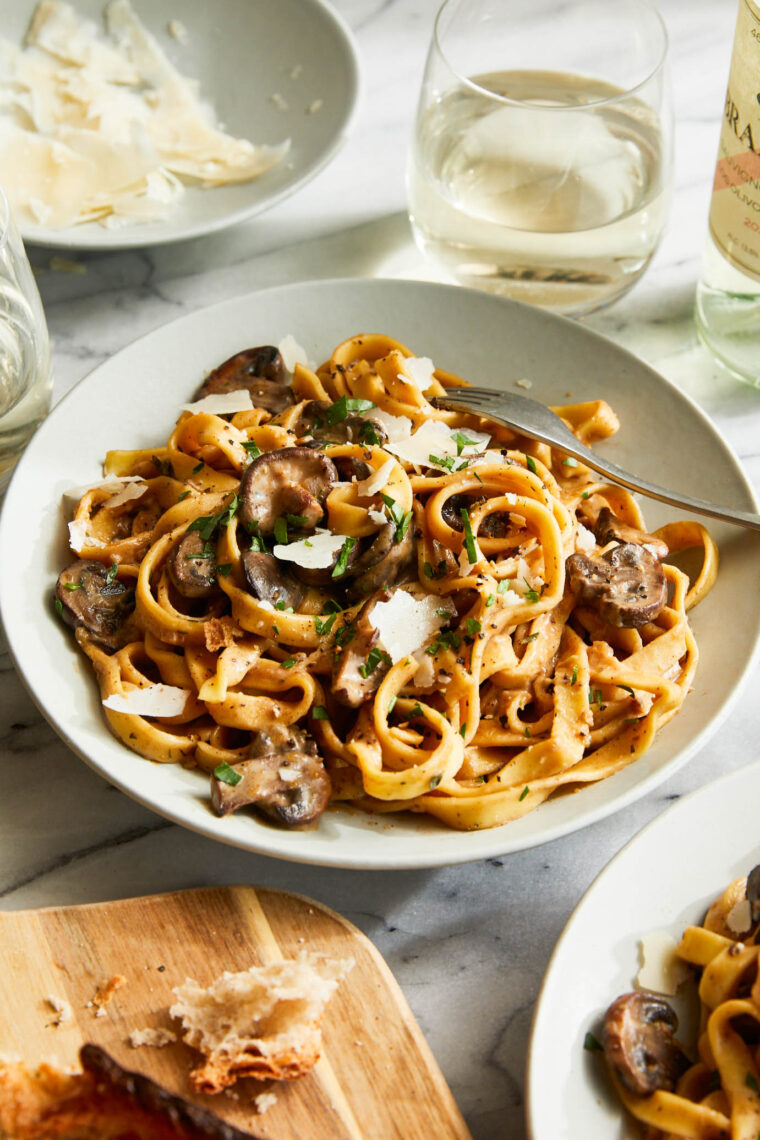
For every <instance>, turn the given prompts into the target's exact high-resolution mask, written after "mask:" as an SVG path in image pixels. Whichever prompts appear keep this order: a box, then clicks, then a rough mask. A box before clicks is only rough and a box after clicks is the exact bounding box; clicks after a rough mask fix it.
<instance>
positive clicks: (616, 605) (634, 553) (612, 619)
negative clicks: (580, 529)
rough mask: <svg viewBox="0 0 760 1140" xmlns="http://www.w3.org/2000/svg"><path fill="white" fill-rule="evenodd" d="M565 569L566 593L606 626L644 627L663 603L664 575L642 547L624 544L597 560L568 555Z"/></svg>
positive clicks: (584, 555)
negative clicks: (569, 590) (572, 595)
mask: <svg viewBox="0 0 760 1140" xmlns="http://www.w3.org/2000/svg"><path fill="white" fill-rule="evenodd" d="M565 565H566V568H567V577H568V582H569V584H570V589H571V590H572V591H573V593H574V594H575V595H576V596H577V597H578V598H580V599H581V601H584V602H587V603H588V604H589V605H590V606H593V607H594V608H595V609H596V610H597V611H598V613H599V615H600V617H601V618H602V620H603V621H606V622H607V623H608V624H609V625H615V626H624V627H626V628H635V627H637V626H641V625H645V624H646V622H648V621H652V620H653V619H654V618H656V617H657V615H658V614H659V613H660V611H661V610H662V608H663V606H664V605H665V603H666V602H667V598H668V588H667V582H666V580H665V573H664V571H663V569H662V566H661V565H660V563H659V562H658V560H657V559H656V558H655V557H653V555H652V554H651V553H650V552H649V551H648V550H647V548H646V547H645V546H637V545H636V544H635V543H633V542H626V543H623V545H622V546H616V547H615V548H614V549H613V550H608V551H607V553H606V554H603V555H602V556H601V558H593V557H591V556H589V555H586V554H571V555H570V557H569V558H568V559H567V562H566V563H565Z"/></svg>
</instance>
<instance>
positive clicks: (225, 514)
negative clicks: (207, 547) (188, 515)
mask: <svg viewBox="0 0 760 1140" xmlns="http://www.w3.org/2000/svg"><path fill="white" fill-rule="evenodd" d="M237 507H238V497H237V494H234V495H233V496H232V498H231V499H230V501H229V503H228V504H227V506H226V507H225V508H224V509H223V510H221V511H220V512H219V514H218V515H201V517H200V518H197V519H193V521H192V522H191V523H190V525H189V526H188V528H187V533H188V534H189V533H190V531H193V530H197V531H198V533H199V534H200V536H201V538H202V539H203V541H204V542H208V541H209V539H210V538H211V535H212V534H213V533H214V531H215V530H216V528H217V527H220V526H229V524H230V523H231V522H232V520H233V518H234V516H235V511H236V510H237Z"/></svg>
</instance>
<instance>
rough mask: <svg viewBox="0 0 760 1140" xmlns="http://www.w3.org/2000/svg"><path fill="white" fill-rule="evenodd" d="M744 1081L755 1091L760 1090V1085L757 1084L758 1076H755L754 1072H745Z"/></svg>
mask: <svg viewBox="0 0 760 1140" xmlns="http://www.w3.org/2000/svg"><path fill="white" fill-rule="evenodd" d="M744 1083H745V1085H746V1086H747V1088H748V1089H752V1091H753V1092H758V1091H759V1090H758V1085H757V1077H755V1075H754V1074H753V1073H746V1074H745V1077H744Z"/></svg>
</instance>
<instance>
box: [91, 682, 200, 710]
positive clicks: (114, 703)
mask: <svg viewBox="0 0 760 1140" xmlns="http://www.w3.org/2000/svg"><path fill="white" fill-rule="evenodd" d="M189 696H190V690H189V689H178V688H177V687H176V686H175V685H162V684H158V685H148V686H147V687H146V688H144V689H129V690H128V691H127V692H125V693H111V695H110V697H106V699H105V700H104V701H103V706H104V707H105V708H107V709H113V711H114V712H119V713H129V714H130V715H131V716H167V717H171V716H179V715H180V713H182V712H184V710H185V705H186V704H187V699H188V697H189Z"/></svg>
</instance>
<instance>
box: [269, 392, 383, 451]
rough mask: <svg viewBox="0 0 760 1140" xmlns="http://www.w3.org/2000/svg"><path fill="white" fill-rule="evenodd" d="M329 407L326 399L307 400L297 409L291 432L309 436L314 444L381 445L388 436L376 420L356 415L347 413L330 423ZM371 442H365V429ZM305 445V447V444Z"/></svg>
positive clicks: (366, 440)
mask: <svg viewBox="0 0 760 1140" xmlns="http://www.w3.org/2000/svg"><path fill="white" fill-rule="evenodd" d="M331 407H332V405H331V404H330V403H328V401H327V400H309V401H308V402H307V403H306V404H304V406H303V407H302V408H301V411H300V414H299V416H298V419H297V420H296V422H295V423H294V424H293V425H292V430H293V431H295V433H296V435H298V436H299V437H300V436H309V437H310V438H311V439H313V440H314V441H315V443H317V444H320V443H367V442H373V443H377V444H379V445H380V446H382V445H383V444H384V443H386V442H387V440H388V433H387V432H386V430H385V428H383V427H382V426H381V425H380V424H379V423H378V422H377V421H376V420H372V419H367V418H366V417H365V416H360V415H358V414H357V413H356V412H349V413H348V415H347V416H345V417H344V418H343V419H342V420H336V422H335V423H330V421H329V418H328V412H329V410H330V408H331ZM370 429H371V430H372V431H373V432H374V439H373V440H371V441H368V439H367V433H368V431H369V430H370ZM307 446H309V444H308V443H307Z"/></svg>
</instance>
